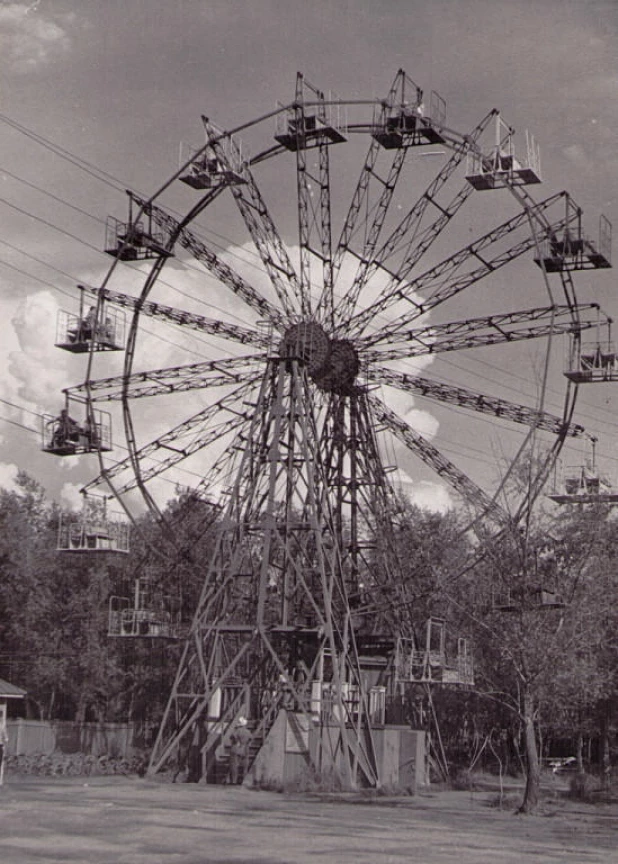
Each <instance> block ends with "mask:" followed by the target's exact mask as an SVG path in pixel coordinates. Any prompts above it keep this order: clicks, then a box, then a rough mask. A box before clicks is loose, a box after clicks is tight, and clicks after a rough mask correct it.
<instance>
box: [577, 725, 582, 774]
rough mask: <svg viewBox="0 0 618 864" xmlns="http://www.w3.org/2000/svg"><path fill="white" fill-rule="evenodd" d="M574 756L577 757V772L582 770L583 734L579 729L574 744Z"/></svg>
mask: <svg viewBox="0 0 618 864" xmlns="http://www.w3.org/2000/svg"><path fill="white" fill-rule="evenodd" d="M575 757H576V759H577V771H578V773H579V774H583V772H584V736H583V734H582V732H581V730H580V731H579V732H578V733H577V741H576V744H575Z"/></svg>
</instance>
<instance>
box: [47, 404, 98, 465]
mask: <svg viewBox="0 0 618 864" xmlns="http://www.w3.org/2000/svg"><path fill="white" fill-rule="evenodd" d="M76 407H77V406H76ZM80 410H81V411H82V412H83V406H81V408H80ZM73 413H77V412H76V411H75V410H74V408H73V407H72V406H71V405H70V404H69V402H68V401H67V404H66V406H65V407H64V408H63V409H62V410H61V412H60V414H58V415H57V416H54V415H53V414H43V418H42V430H41V435H42V447H41V449H42V450H43V452H44V453H53V454H54V455H55V456H79V455H81V454H83V453H106V452H109V451H110V450H111V449H112V440H111V437H112V436H111V424H112V420H111V416H110V415H109V413H108V412H107V411H101V410H98V409H96V410H95V409H91V410H90V411H87V412H86V413H85V415H83V414H82V416H81V417H80V419H79V420H75V419H74V417H73V416H72V414H73Z"/></svg>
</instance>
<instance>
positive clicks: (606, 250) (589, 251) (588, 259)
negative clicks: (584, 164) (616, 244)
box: [534, 195, 612, 273]
mask: <svg viewBox="0 0 618 864" xmlns="http://www.w3.org/2000/svg"><path fill="white" fill-rule="evenodd" d="M565 202H566V203H565V207H566V212H565V219H564V229H563V231H561V232H559V233H557V232H551V233H550V234H549V235H548V236H547V237H546V238H545V239H544V240H543V242H542V243H541V244H540V249H539V254H537V255H536V257H535V259H534V261H535V263H536V264H538V266H539V267H541V268H542V269H543V270H545V272H546V273H562V272H572V271H575V270H606V269H608V268H610V267H611V266H612V223H611V222H610V221H609V219H607V217H606V216H603V215H601V216H600V217H599V238H598V241H597V240H593V239H591V238H590V237H588V236H587V235H586V234H585V233H584V230H583V225H582V217H583V211H582V209H581V208H580V207H578V206H577V204H576V203H575V202H574V201H573V199H572V198H571V196H570V195H565Z"/></svg>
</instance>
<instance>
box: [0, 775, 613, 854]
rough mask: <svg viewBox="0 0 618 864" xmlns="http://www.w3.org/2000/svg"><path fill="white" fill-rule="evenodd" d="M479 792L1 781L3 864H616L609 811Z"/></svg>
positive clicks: (133, 781)
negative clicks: (328, 792)
mask: <svg viewBox="0 0 618 864" xmlns="http://www.w3.org/2000/svg"><path fill="white" fill-rule="evenodd" d="M488 797H492V796H488V794H483V793H475V794H474V795H470V793H467V792H440V793H437V794H435V795H434V794H428V795H425V794H421V795H418V796H416V797H415V798H405V799H403V798H399V799H386V798H378V799H375V800H374V801H373V802H369V801H368V800H367V799H361V797H360V796H354V797H353V796H337V798H336V800H333V798H327V797H326V796H323V797H321V798H317V797H308V796H302V795H279V794H277V793H273V792H257V791H251V790H248V789H243V788H229V787H220V786H219V787H213V786H195V785H167V784H161V783H155V782H152V781H149V780H138V779H132V778H117V777H96V778H92V777H91V778H74V779H50V778H11V777H9V778H7V782H6V785H5V786H4V787H2V788H0V861H1V862H2V864H48V862H57V864H71V862H78V864H103V862H105V864H224V862H225V864H228V862H259V864H315V862H329V864H348V862H349V864H352V862H354V864H376V862H379V864H391V862H392V864H395V862H407V864H410V862H414V864H450V862H456V864H485V862H487V864H497V862H506V864H510V862H513V864H515V862H517V864H519V862H522V861H523V862H533V864H550V862H551V864H568V862H572V864H589V862H591V864H592V862H598V864H601V862H602V864H608V862H612V864H613V862H616V864H618V807H617V806H615V805H614V806H609V805H597V806H590V805H583V804H576V803H571V802H568V801H563V800H560V799H555V800H554V801H552V802H549V803H547V804H545V805H544V807H543V811H542V815H539V816H533V817H525V818H524V817H518V816H514V815H513V814H512V813H510V812H503V811H499V810H496V809H492V808H490V807H488V806H487V799H488Z"/></svg>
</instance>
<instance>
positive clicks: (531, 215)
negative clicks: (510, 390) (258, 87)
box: [86, 99, 577, 518]
mask: <svg viewBox="0 0 618 864" xmlns="http://www.w3.org/2000/svg"><path fill="white" fill-rule="evenodd" d="M324 104H330V103H325V101H324V100H316V101H314V102H312V101H310V100H307V101H305V102H304V103H303V107H304V108H308V107H317V106H323V105H324ZM332 104H335V103H332ZM336 104H337V105H341V106H344V107H346V106H347V107H350V106H360V105H362V106H369V105H371V106H374V107H376V106H378V107H383V106H384V105H385V104H386V103H385V100H378V99H370V100H369V99H368V100H337V102H336ZM298 107H299V106H298V103H297V102H295V101H294V102H291V103H288V104H287V105H281V106H279V107H277V109H275V110H273V111H271V112H267V113H266V114H263V115H261V116H259V117H258V118H255V119H252V120H250V121H248V122H246V123H243V124H240V125H238V126H236V127H234V128H233V129H230V130H225V131H221V132H220V133H219V134H218V135H217V136H215V138H209V139H208V140H207V142H206V144H205V145H204V146H203V147H202V148H200V149H199V150H197V151H196V152H194V153H192V155H191V157H190V159H188V160H187V161H186V163H185V164H183V165H181V166H180V168H179V169H177V170H176V171H174V172H173V174H172V175H171V176H170V177H169V179H168V180H166V181H165V183H163V184H162V185H161V186H160V187H159V188H158V189H157V190H156V191H155V193H153V195H151V196H150V197H149V198H147V199H142V203H141V205H140V208H139V211H138V213H137V216H136V221H137V220H138V219H139V218H140V217H141V215H142V214H143V213H144V212H145V211H146V210H147V209H148V207H149V206H152V205H153V204H154V203H155V201H157V200H158V199H159V198H160V197H161V196H162V195H163V193H164V192H165V191H166V190H167V189H168V188H169V187H170V186H171V185H172V184H173V183H174V182H175V181H176V180H178V179H179V178H180V176H181V174H182V173H183V171H184V170H186V169H187V167H188V166H189V165H190V164H191V163H192V162H193V161H194V160H195V159H196V157H198V156H199V155H201V154H203V153H204V152H205V151H206V149H207V147H208V146H211V145H212V144H213V143H215V142H216V141H223V140H225V139H229V138H231V137H232V136H234V135H238V134H239V133H241V132H243V131H245V130H247V129H250V128H253V127H255V126H258V125H259V124H262V123H265V122H266V121H268V120H272V119H273V118H276V117H277V116H278V115H280V114H282V113H285V112H289V111H290V110H295V109H297V108H298ZM497 113H499V112H497V111H496V110H495V109H494V110H492V111H491V112H490V114H489V115H488V116H490V117H491V116H492V115H494V114H497ZM371 125H372V124H370V123H366V124H357V125H354V124H351V125H350V126H348V127H347V128H348V131H350V132H354V133H365V134H366V133H367V132H368V131H371ZM440 128H441V129H442V130H444V131H445V132H446V133H447V134H446V136H445V141H444V146H445V147H447V148H449V149H451V150H453V151H455V150H456V149H459V150H461V148H466V147H468V146H474V147H476V146H477V145H476V144H473V145H470V136H469V135H462V134H461V133H458V132H456V131H455V130H452V129H450V128H447V127H445V126H440ZM284 150H285V148H283V147H282V146H277V147H273V148H271V149H270V150H269V151H265V152H264V153H262V154H259V155H258V156H256V157H254V158H253V159H250V160H248V162H247V166H248V167H251V166H252V165H257V164H259V163H260V162H262V161H265V160H266V159H268V158H274V157H276V156H278V155H280V154H281V153H282V152H283V151H284ZM506 187H507V188H508V189H509V191H510V192H511V194H512V195H513V197H514V198H515V200H516V202H517V204H518V206H519V207H521V208H522V210H524V211H525V212H526V215H527V216H528V219H529V221H530V224H531V226H532V228H533V230H534V225H535V224H536V221H537V220H539V219H541V220H542V217H541V216H540V215H539V212H540V211H539V207H538V204H537V202H536V201H535V200H534V199H533V198H532V196H531V195H530V194H529V193H528V192H527V191H526V190H524V191H523V192H522V190H521V188H519V187H516V186H515V185H514V184H511V183H507V184H506ZM221 191H222V190H221ZM215 197H216V196H210V197H209V196H208V195H206V196H204V198H203V199H202V202H204V201H205V202H206V203H205V204H204V203H202V202H199V203H198V204H196V205H194V207H192V208H191V209H190V210H189V211H188V213H187V214H186V215H185V217H184V218H182V219H181V221H180V223H179V227H178V229H177V231H176V232H174V233H175V236H174V233H172V234H171V235H170V238H169V241H168V244H167V248H168V250H169V251H170V252H171V250H172V249H173V248H174V246H175V244H176V242H177V240H178V237H179V236H180V232H181V230H182V228H185V227H187V226H188V225H189V224H190V223H191V222H192V221H193V220H194V219H195V218H197V216H198V215H199V213H201V212H202V211H203V210H204V209H205V207H206V206H208V204H210V203H211V201H212V200H214V198H215ZM206 199H208V200H206ZM163 263H164V259H158V260H156V261H155V262H154V263H153V265H152V267H151V269H150V272H149V273H148V274H147V276H146V280H145V283H144V287H143V288H142V292H141V295H140V298H139V301H138V303H137V304H136V306H135V308H134V310H133V316H132V320H131V326H130V329H129V338H128V341H127V350H126V356H125V365H124V373H123V374H124V379H125V385H124V389H123V398H122V403H123V418H124V423H125V432H126V436H127V444H128V449H129V454H130V458H131V460H132V463H133V470H134V473H135V477H136V480H137V485H138V486H139V488H140V491H141V492H142V495H143V497H144V499H145V501H146V503H147V504H148V507H149V509H151V511H152V512H154V513H155V514H156V515H157V517H158V518H161V512H160V510H159V508H158V506H157V505H156V503H155V501H154V499H153V498H152V496H151V495H150V493H149V491H148V490H147V488H146V486H145V484H144V483H143V482H142V481H141V466H140V464H139V458H138V456H137V450H136V438H135V430H134V424H133V419H132V414H131V409H130V402H131V399H130V396H129V394H128V380H129V378H130V376H131V373H132V368H133V362H134V356H135V347H136V340H137V334H138V330H139V321H140V311H141V306H142V305H143V303H144V302H146V301H147V298H148V296H149V294H150V291H151V290H152V288H153V286H154V285H155V283H156V281H157V277H158V275H159V273H160V270H161V268H162V266H163ZM118 264H119V260H118V259H115V260H114V261H113V262H112V263H111V266H110V268H109V270H108V273H107V275H106V277H105V279H104V281H103V284H102V285H101V288H100V297H99V302H102V300H103V297H104V289H105V287H106V286H107V285H108V283H109V281H110V279H111V276H112V274H113V272H114V271H115V268H116V267H117V266H118ZM566 296H567V302H568V303H569V305H570V306H571V309H572V313H573V316H574V325H576V324H577V303H576V301H575V297H574V295H573V296H572V297H569V295H568V294H567V295H566ZM548 350H549V348H548ZM92 357H93V352H92V350H91V357H90V360H89V367H88V374H87V382H86V392H87V400H88V402H89V403H90V402H91V401H92V397H91V393H90V390H89V386H88V382H89V381H90V380H92V377H91V362H92ZM571 383H572V382H569V386H568V389H567V397H566V399H565V408H564V416H565V418H566V417H567V416H568V417H572V415H573V409H574V404H575V397H576V393H577V385H576V384H575V385H574V386H571ZM569 394H570V395H569ZM558 437H559V439H560V438H562V440H564V436H558ZM557 443H558V442H557V441H556V442H554V448H553V449H555V446H556V444H557ZM560 446H561V443H560ZM558 452H559V447H558ZM558 452H557V453H556V456H555V458H557V456H558ZM99 461H100V467H101V475H102V476H103V477H105V473H106V469H105V465H104V462H103V457H102V454H101V453H99ZM107 482H108V485H109V486H110V488H111V489H112V493H113V494H114V495H115V496H116V497H119V496H118V495H117V494H116V490H115V488H114V485H113V484H112V483H111V482H110V481H109V480H108V481H107ZM121 503H122V502H121ZM123 506H124V505H123ZM125 510H126V508H125Z"/></svg>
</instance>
